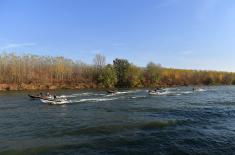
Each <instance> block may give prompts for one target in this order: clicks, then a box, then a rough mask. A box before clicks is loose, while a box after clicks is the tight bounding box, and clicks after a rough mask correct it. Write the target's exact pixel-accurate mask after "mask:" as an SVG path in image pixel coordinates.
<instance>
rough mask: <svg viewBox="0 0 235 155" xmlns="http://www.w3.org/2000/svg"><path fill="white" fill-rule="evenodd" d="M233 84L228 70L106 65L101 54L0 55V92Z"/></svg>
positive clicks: (124, 62)
mask: <svg viewBox="0 0 235 155" xmlns="http://www.w3.org/2000/svg"><path fill="white" fill-rule="evenodd" d="M233 84H235V73H232V72H220V71H205V70H203V71H202V70H184V69H172V68H165V67H162V66H161V65H159V64H155V63H153V62H149V63H148V64H147V65H146V67H138V66H136V65H134V64H132V63H130V62H129V61H128V60H126V59H119V58H116V59H115V60H113V64H106V59H105V56H103V55H101V54H97V55H96V56H95V58H94V59H93V64H86V63H84V62H82V61H74V60H71V59H66V58H64V57H51V56H38V55H31V54H24V55H17V54H15V53H2V54H0V91H8V90H46V89H49V90H55V89H88V88H96V89H108V88H109V89H111V88H112V89H115V88H156V87H157V88H159V87H172V86H188V85H195V86H197V85H233Z"/></svg>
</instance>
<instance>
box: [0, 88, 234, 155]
mask: <svg viewBox="0 0 235 155" xmlns="http://www.w3.org/2000/svg"><path fill="white" fill-rule="evenodd" d="M191 90H192V88H190V87H177V88H169V89H167V90H166V93H164V94H162V95H160V96H148V94H147V93H146V90H123V91H121V93H118V94H116V95H107V94H106V93H105V92H104V91H68V90H66V91H57V92H55V93H56V94H58V95H59V94H60V95H64V96H66V97H67V98H68V99H69V103H67V104H65V105H47V104H45V103H41V102H40V101H39V100H34V101H33V100H30V99H29V98H28V97H27V94H29V93H38V92H0V154H24V155H25V154H43V155H44V154H234V153H235V87H234V86H220V87H202V89H200V90H199V91H195V92H192V91H191Z"/></svg>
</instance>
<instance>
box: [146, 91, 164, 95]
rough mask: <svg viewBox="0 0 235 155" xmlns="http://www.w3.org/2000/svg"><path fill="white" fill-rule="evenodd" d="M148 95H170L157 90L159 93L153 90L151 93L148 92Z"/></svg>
mask: <svg viewBox="0 0 235 155" xmlns="http://www.w3.org/2000/svg"><path fill="white" fill-rule="evenodd" d="M148 94H149V95H166V94H168V92H167V91H165V90H157V91H155V90H151V91H148Z"/></svg>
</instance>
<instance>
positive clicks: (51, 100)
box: [28, 88, 203, 105]
mask: <svg viewBox="0 0 235 155" xmlns="http://www.w3.org/2000/svg"><path fill="white" fill-rule="evenodd" d="M194 91H203V89H201V88H192V92H194ZM106 93H107V94H108V95H107V96H110V95H111V96H113V95H116V94H123V93H124V92H119V91H117V90H107V91H106ZM147 93H148V95H165V94H169V92H168V91H167V89H162V88H156V89H153V90H147ZM28 97H29V98H30V99H32V100H40V101H41V102H43V103H47V104H52V105H53V104H57V105H61V104H65V103H69V100H68V99H67V98H66V96H56V95H51V94H50V93H49V92H48V93H46V94H45V95H44V94H43V93H40V94H37V95H32V94H28Z"/></svg>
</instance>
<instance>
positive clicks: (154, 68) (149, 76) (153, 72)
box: [145, 62, 161, 86]
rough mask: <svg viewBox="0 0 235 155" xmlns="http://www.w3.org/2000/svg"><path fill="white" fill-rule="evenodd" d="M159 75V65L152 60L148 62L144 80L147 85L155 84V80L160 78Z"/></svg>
mask: <svg viewBox="0 0 235 155" xmlns="http://www.w3.org/2000/svg"><path fill="white" fill-rule="evenodd" d="M160 75H161V66H160V65H157V64H155V63H153V62H150V63H148V65H147V67H146V74H145V78H146V80H145V81H146V82H147V85H151V86H155V85H156V84H157V82H158V81H159V80H160Z"/></svg>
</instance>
